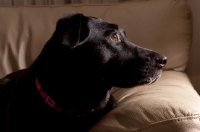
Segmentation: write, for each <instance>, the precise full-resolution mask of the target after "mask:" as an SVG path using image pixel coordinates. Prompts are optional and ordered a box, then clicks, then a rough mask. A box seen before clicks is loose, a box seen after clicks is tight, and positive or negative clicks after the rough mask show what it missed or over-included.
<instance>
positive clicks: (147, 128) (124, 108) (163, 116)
mask: <svg viewBox="0 0 200 132" xmlns="http://www.w3.org/2000/svg"><path fill="white" fill-rule="evenodd" d="M114 95H115V97H116V99H117V101H118V106H117V107H116V108H115V109H114V110H113V111H111V112H110V113H108V114H107V115H106V116H104V117H103V118H102V119H101V120H100V121H99V122H98V123H97V124H96V125H95V126H94V127H93V128H92V129H91V131H90V132H102V131H103V132H129V131H130V132H136V131H137V132H161V131H162V132H169V131H170V132H172V131H173V132H188V131H195V130H196V131H200V97H199V95H198V94H197V92H196V91H195V90H194V89H193V87H192V85H191V83H190V81H189V79H188V76H187V75H186V74H185V73H183V72H175V71H164V72H163V76H162V77H161V78H160V79H159V80H158V81H157V82H156V83H154V84H152V85H144V86H139V87H135V88H131V89H118V88H115V89H114Z"/></svg>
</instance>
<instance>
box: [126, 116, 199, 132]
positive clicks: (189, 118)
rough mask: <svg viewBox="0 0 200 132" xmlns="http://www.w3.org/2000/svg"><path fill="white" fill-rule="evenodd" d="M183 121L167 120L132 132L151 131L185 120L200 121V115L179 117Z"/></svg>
mask: <svg viewBox="0 0 200 132" xmlns="http://www.w3.org/2000/svg"><path fill="white" fill-rule="evenodd" d="M179 118H181V119H177V118H176V119H172V120H167V121H162V122H158V123H156V124H150V125H148V126H145V127H143V128H138V129H137V130H132V131H130V132H142V131H143V130H146V129H149V128H153V127H156V126H161V125H166V124H170V123H174V122H180V121H185V120H193V119H200V114H194V115H192V116H188V117H179Z"/></svg>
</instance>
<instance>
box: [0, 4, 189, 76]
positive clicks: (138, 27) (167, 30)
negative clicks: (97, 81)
mask: <svg viewBox="0 0 200 132" xmlns="http://www.w3.org/2000/svg"><path fill="white" fill-rule="evenodd" d="M75 12H80V13H84V14H85V15H91V16H96V17H100V18H103V19H104V20H107V21H109V22H113V23H116V24H119V26H120V27H121V28H124V29H125V30H126V32H127V37H128V38H129V39H130V40H131V41H132V42H134V43H136V44H137V45H140V46H143V47H146V48H150V49H153V50H155V51H157V52H159V53H162V54H165V55H166V56H167V57H168V63H167V66H166V67H165V69H176V70H179V71H183V70H184V69H185V66H186V63H187V61H188V56H189V51H190V47H191V34H192V25H191V13H190V10H189V8H188V6H187V5H186V3H185V2H184V1H183V0H148V1H142V2H125V3H121V4H103V5H65V6H37V7H35V6H32V7H0V20H1V21H0V22H1V24H0V60H2V61H0V77H2V76H4V75H5V74H8V73H10V72H12V71H15V70H18V69H22V68H26V67H27V66H29V65H30V64H31V63H32V62H33V60H35V58H36V57H37V55H38V54H39V53H40V51H41V49H42V47H43V45H44V44H45V43H46V41H47V40H48V39H49V38H50V36H51V34H52V33H53V31H54V29H55V24H56V21H57V19H58V18H60V17H62V16H63V15H64V14H67V13H75Z"/></svg>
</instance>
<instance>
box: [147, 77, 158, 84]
mask: <svg viewBox="0 0 200 132" xmlns="http://www.w3.org/2000/svg"><path fill="white" fill-rule="evenodd" d="M158 78H159V77H150V78H149V79H147V82H146V84H152V83H154V82H156V81H157V80H158Z"/></svg>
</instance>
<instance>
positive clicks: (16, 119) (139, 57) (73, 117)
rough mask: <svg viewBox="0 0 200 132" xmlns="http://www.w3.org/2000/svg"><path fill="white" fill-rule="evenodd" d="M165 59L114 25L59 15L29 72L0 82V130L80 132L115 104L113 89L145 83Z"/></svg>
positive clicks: (158, 72)
mask: <svg viewBox="0 0 200 132" xmlns="http://www.w3.org/2000/svg"><path fill="white" fill-rule="evenodd" d="M166 61H167V58H166V57H165V56H163V55H160V54H158V53H155V52H153V51H151V50H148V49H144V48H141V47H138V46H136V45H134V44H133V43H131V42H129V41H128V40H127V38H126V37H125V32H124V31H123V29H119V27H118V26H117V25H115V24H111V23H107V22H105V21H103V20H101V19H99V18H95V17H86V16H84V15H82V14H71V15H68V16H65V17H63V18H61V19H59V21H58V22H57V26H56V30H55V32H54V33H53V35H52V37H51V38H50V39H49V41H48V42H47V43H46V45H45V46H44V48H43V50H42V52H41V53H40V55H39V56H38V58H37V59H36V60H35V62H34V63H33V64H32V65H31V66H30V67H29V68H27V69H24V70H20V71H17V72H14V73H11V74H9V75H7V76H6V77H4V78H2V79H0V106H1V109H0V120H1V124H0V126H1V128H0V131H1V132H2V131H4V132H18V131H20V132H24V131H26V132H30V131H33V132H36V131H39V130H40V131H56V132H61V131H63V132H73V131H79V132H86V131H88V130H89V129H90V128H91V127H92V126H93V125H94V124H95V123H96V122H97V121H98V120H99V119H100V118H101V117H102V116H103V115H105V114H106V113H107V112H109V111H110V110H112V109H113V108H114V107H115V106H116V103H115V100H114V98H113V95H112V87H113V86H116V87H123V88H128V87H133V86H136V85H142V84H151V83H153V82H155V81H156V79H158V78H159V77H160V76H161V73H162V68H163V66H164V65H165V64H166Z"/></svg>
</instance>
